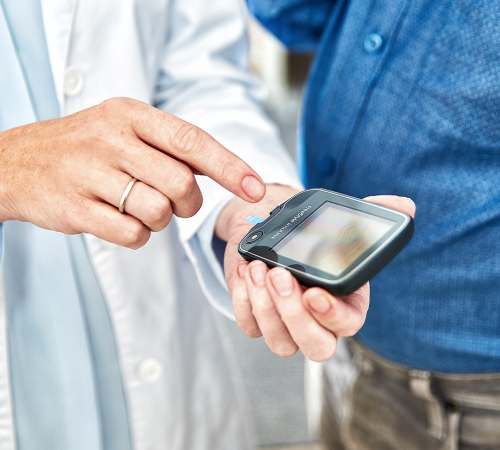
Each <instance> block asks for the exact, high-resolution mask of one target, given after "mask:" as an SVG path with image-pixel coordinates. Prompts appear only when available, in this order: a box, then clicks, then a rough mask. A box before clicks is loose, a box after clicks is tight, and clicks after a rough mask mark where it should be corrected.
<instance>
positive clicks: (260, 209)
mask: <svg viewBox="0 0 500 450" xmlns="http://www.w3.org/2000/svg"><path fill="white" fill-rule="evenodd" d="M297 192H299V191H298V190H297V189H294V188H291V187H289V186H283V185H279V184H269V185H266V195H265V196H264V198H263V199H262V200H261V201H260V202H257V203H247V202H245V201H243V200H241V199H239V198H233V199H232V200H231V201H230V202H229V203H228V204H227V205H226V206H225V207H224V209H223V210H222V211H221V213H220V214H219V217H218V218H217V222H216V224H215V234H216V235H217V237H219V238H220V239H222V240H224V241H226V242H227V241H228V240H229V238H230V237H231V236H232V235H234V234H235V231H236V230H239V232H238V233H237V234H242V233H243V234H244V232H246V231H247V230H249V229H250V228H252V225H251V224H250V223H247V222H245V220H246V219H247V218H248V216H250V215H251V214H255V215H256V216H259V217H262V218H263V219H265V218H266V217H267V216H268V215H269V212H270V211H272V210H273V209H274V208H275V207H276V206H277V205H279V204H280V203H283V202H284V201H285V200H287V199H289V198H290V197H291V196H293V195H295V194H296V193H297Z"/></svg>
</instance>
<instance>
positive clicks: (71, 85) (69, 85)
mask: <svg viewBox="0 0 500 450" xmlns="http://www.w3.org/2000/svg"><path fill="white" fill-rule="evenodd" d="M83 85H84V79H83V73H82V71H81V70H80V69H78V68H77V67H74V66H72V67H68V68H67V69H66V73H65V74H64V93H65V94H66V95H67V96H68V97H75V96H76V95H78V94H79V93H80V92H82V90H83Z"/></svg>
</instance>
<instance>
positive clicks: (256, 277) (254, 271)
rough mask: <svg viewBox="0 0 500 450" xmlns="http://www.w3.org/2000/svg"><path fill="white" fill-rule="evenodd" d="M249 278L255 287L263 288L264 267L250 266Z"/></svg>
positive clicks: (259, 265) (261, 265)
mask: <svg viewBox="0 0 500 450" xmlns="http://www.w3.org/2000/svg"><path fill="white" fill-rule="evenodd" d="M249 268H250V276H251V277H252V281H253V282H254V284H256V285H257V286H264V284H266V272H267V270H266V266H265V265H264V264H263V263H257V264H250V265H249Z"/></svg>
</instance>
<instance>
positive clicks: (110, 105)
mask: <svg viewBox="0 0 500 450" xmlns="http://www.w3.org/2000/svg"><path fill="white" fill-rule="evenodd" d="M133 103H134V101H133V100H132V99H130V98H126V97H112V98H108V99H107V100H104V101H103V102H101V103H100V104H99V106H100V107H101V108H103V109H112V110H114V109H122V108H130V107H131V106H132V105H133Z"/></svg>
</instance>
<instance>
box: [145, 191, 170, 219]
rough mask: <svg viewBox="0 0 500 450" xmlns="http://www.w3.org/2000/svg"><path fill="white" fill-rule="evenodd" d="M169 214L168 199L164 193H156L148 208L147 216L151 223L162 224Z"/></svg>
mask: <svg viewBox="0 0 500 450" xmlns="http://www.w3.org/2000/svg"><path fill="white" fill-rule="evenodd" d="M169 216H170V201H169V200H168V198H167V197H165V196H164V195H161V194H159V195H157V196H156V198H155V199H154V200H153V201H152V203H151V206H150V208H149V217H150V221H151V223H153V224H155V225H158V224H163V223H164V222H165V219H168V218H169Z"/></svg>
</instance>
